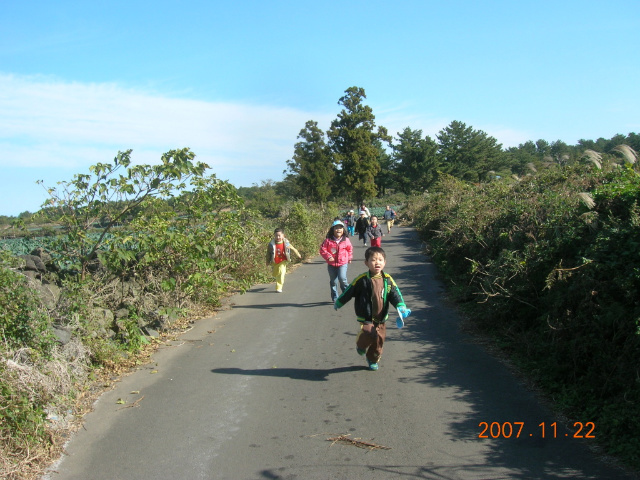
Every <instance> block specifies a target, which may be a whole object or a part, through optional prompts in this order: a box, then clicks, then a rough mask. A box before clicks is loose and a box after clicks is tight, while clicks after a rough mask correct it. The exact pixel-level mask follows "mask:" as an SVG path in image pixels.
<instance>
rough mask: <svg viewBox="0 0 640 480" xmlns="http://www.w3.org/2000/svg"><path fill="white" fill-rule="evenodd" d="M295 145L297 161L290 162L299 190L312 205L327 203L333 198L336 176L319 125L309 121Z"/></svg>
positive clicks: (295, 159)
mask: <svg viewBox="0 0 640 480" xmlns="http://www.w3.org/2000/svg"><path fill="white" fill-rule="evenodd" d="M298 138H299V139H302V140H303V141H301V142H298V143H296V144H295V147H294V152H293V158H292V159H291V160H287V166H288V167H289V171H290V172H291V176H292V179H293V181H294V183H295V185H296V187H297V188H296V190H297V191H298V192H299V193H300V194H301V196H302V197H304V198H306V199H307V200H308V201H310V202H318V203H320V204H322V203H324V202H325V201H326V200H327V198H329V195H331V182H332V180H333V177H334V176H335V174H336V171H335V165H334V163H333V156H332V154H331V150H330V149H329V147H328V146H327V144H326V143H325V137H324V132H323V131H322V130H321V129H320V128H318V122H315V121H313V120H309V121H307V123H306V124H305V127H304V128H303V129H302V130H300V133H299V134H298Z"/></svg>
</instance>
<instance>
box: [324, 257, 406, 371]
mask: <svg viewBox="0 0 640 480" xmlns="http://www.w3.org/2000/svg"><path fill="white" fill-rule="evenodd" d="M364 258H365V260H364V263H365V265H366V266H367V267H368V268H369V270H368V271H367V272H365V273H363V274H361V275H359V276H358V277H357V278H356V279H355V280H354V281H353V282H351V284H350V285H349V286H348V287H347V289H346V290H345V291H344V292H343V293H342V295H340V296H339V297H338V299H337V300H336V301H335V304H334V308H335V309H336V310H337V309H339V308H341V307H343V306H344V305H345V304H346V303H347V302H349V300H351V299H352V298H353V299H354V302H355V305H354V307H355V312H356V317H357V320H358V322H360V332H359V333H358V336H357V338H356V351H357V352H358V354H359V355H366V357H367V362H368V363H369V369H370V370H378V362H379V361H380V356H381V355H382V347H383V345H384V340H385V338H386V334H387V329H386V322H387V319H388V317H389V304H391V305H393V306H394V307H395V308H396V310H397V311H398V314H399V315H400V316H401V317H403V318H406V317H407V316H409V313H411V311H410V310H409V309H408V308H407V307H406V305H405V303H404V299H403V298H402V293H400V289H399V288H398V285H396V282H395V281H394V280H393V278H391V275H389V274H387V273H385V272H384V271H383V269H384V266H385V265H386V254H385V253H384V250H383V249H382V248H380V247H369V248H367V251H366V252H365V254H364ZM398 326H399V327H400V324H398Z"/></svg>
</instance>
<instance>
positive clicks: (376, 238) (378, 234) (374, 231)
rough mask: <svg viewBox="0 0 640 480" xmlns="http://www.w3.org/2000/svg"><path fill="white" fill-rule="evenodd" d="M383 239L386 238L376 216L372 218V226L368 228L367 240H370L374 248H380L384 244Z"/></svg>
mask: <svg viewBox="0 0 640 480" xmlns="http://www.w3.org/2000/svg"><path fill="white" fill-rule="evenodd" d="M382 237H384V234H383V233H382V227H381V226H380V225H379V224H378V217H376V216H375V215H374V216H372V217H371V225H369V226H368V227H367V233H366V236H365V240H366V239H367V238H369V239H370V240H371V246H372V247H379V246H380V243H381V242H382Z"/></svg>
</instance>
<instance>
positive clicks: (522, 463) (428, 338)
mask: <svg viewBox="0 0 640 480" xmlns="http://www.w3.org/2000/svg"><path fill="white" fill-rule="evenodd" d="M392 239H393V240H387V242H386V243H387V244H389V243H391V241H396V242H398V243H400V244H402V246H403V251H402V252H401V253H400V254H397V253H394V255H393V257H392V258H391V259H387V262H388V263H389V262H391V263H392V265H393V264H396V265H398V267H400V268H398V269H397V270H395V271H394V273H393V277H394V279H395V280H396V281H397V283H398V285H399V286H400V288H401V290H402V294H403V296H404V297H405V299H407V297H409V298H411V300H414V301H416V303H417V304H416V305H414V304H412V302H407V303H408V306H409V308H411V309H412V315H411V317H410V319H409V320H410V321H409V322H408V323H407V327H405V328H403V329H402V331H401V332H400V341H403V342H410V343H411V344H412V347H411V349H410V352H409V353H410V355H409V357H408V358H406V359H404V360H402V362H404V369H403V371H404V372H405V375H404V376H403V377H401V378H399V379H398V381H399V382H401V383H410V382H418V383H423V384H427V385H429V386H431V387H435V388H447V389H448V390H449V391H453V392H454V393H453V395H452V396H451V397H450V399H451V401H452V402H460V403H462V404H464V405H467V406H468V408H470V409H471V411H470V412H468V413H465V414H461V413H459V412H456V411H454V409H452V411H431V412H430V411H429V406H428V405H425V408H426V412H425V414H426V415H438V416H439V417H441V418H443V419H444V418H446V419H447V420H446V421H447V422H448V427H447V430H448V435H449V436H450V437H451V439H452V441H455V442H468V443H477V442H483V443H484V445H485V446H487V447H488V451H487V454H486V463H487V464H488V465H492V466H504V467H505V468H508V469H509V471H510V472H512V473H511V474H510V476H509V478H511V479H523V480H524V479H527V480H528V479H561V478H569V477H571V478H582V479H601V478H608V479H637V478H638V477H637V476H636V475H634V474H633V473H625V472H623V471H621V470H620V471H616V469H615V468H612V467H611V466H609V465H605V464H604V462H600V461H598V460H597V458H596V454H595V453H594V451H593V450H590V448H589V447H594V445H592V444H588V443H587V442H586V441H583V440H582V439H574V438H572V437H573V434H574V433H576V432H575V431H574V430H575V429H571V425H569V428H566V427H565V426H564V425H562V424H561V421H560V420H556V417H554V415H553V414H552V413H551V412H549V411H548V410H547V409H545V408H544V407H542V406H541V405H542V403H541V401H540V399H539V398H537V394H536V393H535V392H533V391H531V390H530V389H527V387H526V385H525V384H524V382H521V384H519V383H518V382H517V381H514V380H513V372H511V371H510V370H509V368H508V367H506V366H505V365H503V364H501V363H500V362H499V361H498V360H496V359H495V358H493V357H491V356H490V355H489V354H488V353H487V352H486V351H485V350H484V349H483V348H482V347H480V345H479V344H478V342H477V341H475V340H474V339H473V338H471V337H470V336H469V335H465V334H464V333H461V332H460V319H459V317H458V316H457V315H456V314H455V312H454V311H453V310H451V309H450V308H448V307H447V306H446V305H445V303H446V302H445V300H444V298H442V295H441V294H442V292H444V290H445V288H444V286H443V285H442V284H441V283H440V282H439V280H437V278H438V276H437V272H436V268H435V266H434V265H433V263H431V261H430V260H429V258H428V257H427V256H426V255H425V254H424V253H422V252H423V251H424V248H423V244H422V242H421V241H420V239H419V237H418V235H417V233H416V232H415V231H414V230H413V229H402V230H399V231H398V233H397V234H396V235H395V236H394V237H392ZM383 243H384V242H383ZM425 272H426V273H425ZM556 421H557V430H556V432H555V433H556V434H555V438H554V435H553V434H552V433H551V432H552V431H553V430H552V429H551V428H550V425H551V424H552V423H553V422H556ZM482 422H486V423H487V424H488V425H491V424H492V423H493V424H495V425H494V426H495V427H497V428H500V427H501V426H502V425H504V424H505V422H506V423H510V424H511V425H512V426H513V427H514V430H515V431H517V430H518V428H519V425H516V424H515V422H522V423H523V424H524V427H523V429H522V431H521V432H520V433H521V434H520V435H519V438H516V435H515V434H513V435H510V436H509V437H508V438H507V437H506V435H497V436H496V438H492V436H491V435H487V436H488V438H486V439H485V438H479V434H480V433H481V432H482V429H483V426H482V425H481V423H482ZM542 423H544V424H545V426H546V435H545V436H544V438H543V434H542V427H541V424H542ZM576 473H577V475H576ZM436 477H437V478H440V477H439V476H438V475H437V474H436V473H435V472H431V471H429V469H428V468H425V470H423V472H422V474H421V476H418V477H417V478H429V479H431V478H436ZM447 478H448V477H447Z"/></svg>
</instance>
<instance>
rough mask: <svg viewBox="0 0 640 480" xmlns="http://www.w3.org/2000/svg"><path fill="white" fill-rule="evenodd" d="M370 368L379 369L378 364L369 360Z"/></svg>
mask: <svg viewBox="0 0 640 480" xmlns="http://www.w3.org/2000/svg"><path fill="white" fill-rule="evenodd" d="M369 370H378V364H377V363H371V362H369Z"/></svg>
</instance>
